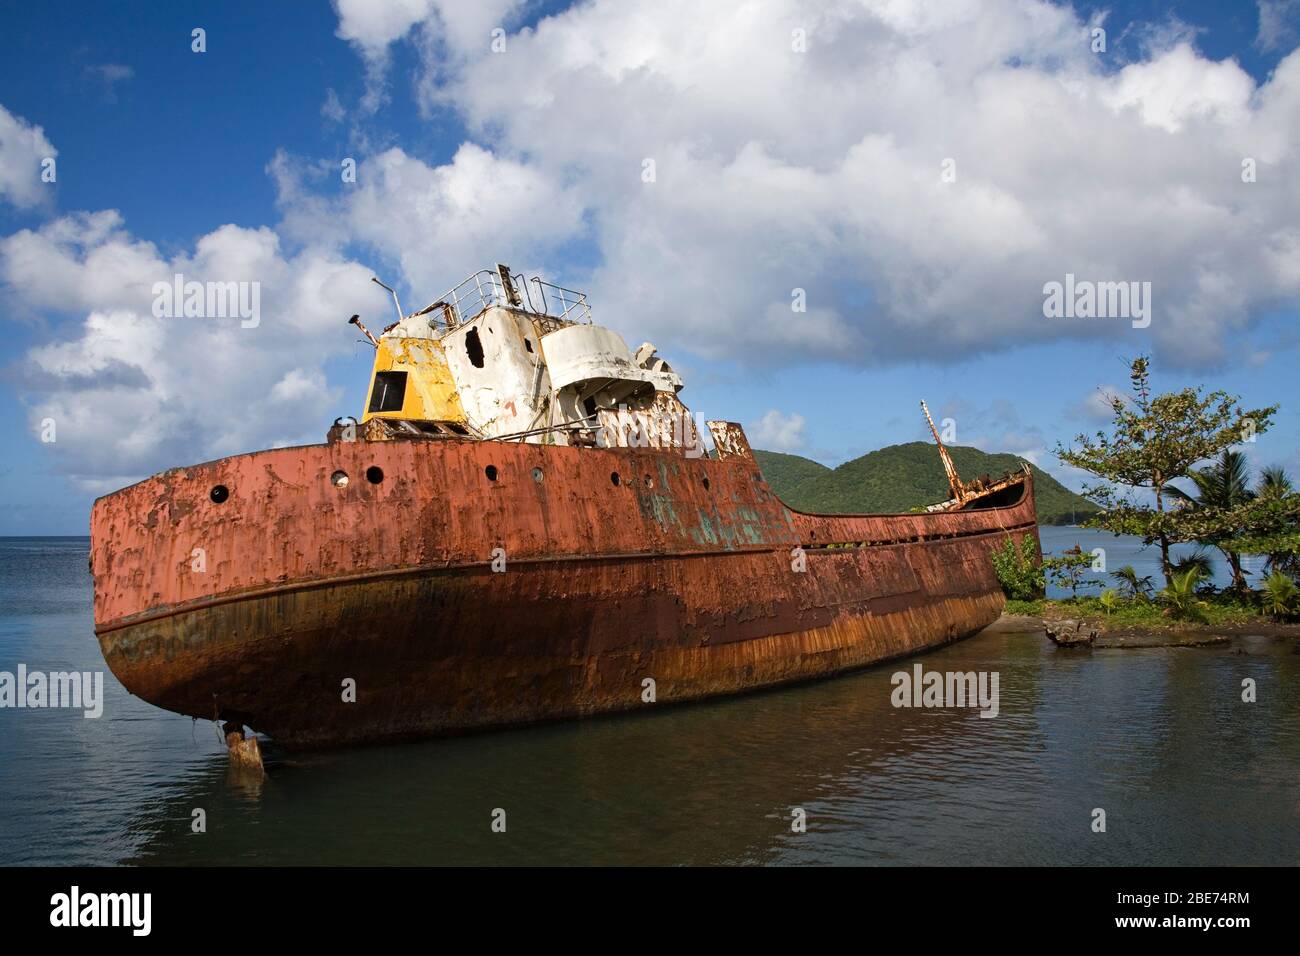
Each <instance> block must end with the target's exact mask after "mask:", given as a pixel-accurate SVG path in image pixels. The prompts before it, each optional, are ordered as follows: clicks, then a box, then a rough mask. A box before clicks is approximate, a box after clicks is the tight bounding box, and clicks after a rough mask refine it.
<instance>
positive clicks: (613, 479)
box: [609, 471, 622, 488]
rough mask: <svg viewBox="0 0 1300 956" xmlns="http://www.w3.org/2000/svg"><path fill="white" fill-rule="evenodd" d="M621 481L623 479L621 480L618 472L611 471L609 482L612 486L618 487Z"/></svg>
mask: <svg viewBox="0 0 1300 956" xmlns="http://www.w3.org/2000/svg"><path fill="white" fill-rule="evenodd" d="M621 480H622V479H620V478H619V477H618V472H616V471H611V472H610V473H609V481H610V484H612V485H613V486H614V487H615V488H617V487H618V483H619V482H620V481H621Z"/></svg>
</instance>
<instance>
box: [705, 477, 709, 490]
mask: <svg viewBox="0 0 1300 956" xmlns="http://www.w3.org/2000/svg"><path fill="white" fill-rule="evenodd" d="M704 490H705V491H708V490H709V479H708V476H707V475H706V476H705V478H704Z"/></svg>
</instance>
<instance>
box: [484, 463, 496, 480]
mask: <svg viewBox="0 0 1300 956" xmlns="http://www.w3.org/2000/svg"><path fill="white" fill-rule="evenodd" d="M483 474H485V475H487V480H488V481H496V480H497V466H496V465H488V466H487V467H486V468H484V469H483Z"/></svg>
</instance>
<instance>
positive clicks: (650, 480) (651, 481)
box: [645, 475, 655, 488]
mask: <svg viewBox="0 0 1300 956" xmlns="http://www.w3.org/2000/svg"><path fill="white" fill-rule="evenodd" d="M645 486H646V487H647V488H653V487H654V486H655V480H654V479H653V478H651V477H650V476H649V475H646V476H645Z"/></svg>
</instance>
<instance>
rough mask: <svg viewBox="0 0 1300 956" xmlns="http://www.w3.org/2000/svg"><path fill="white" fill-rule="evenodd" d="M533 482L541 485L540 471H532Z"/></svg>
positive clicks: (535, 469) (536, 469) (538, 469)
mask: <svg viewBox="0 0 1300 956" xmlns="http://www.w3.org/2000/svg"><path fill="white" fill-rule="evenodd" d="M533 481H535V482H537V483H538V484H539V485H540V484H541V483H542V469H540V468H534V469H533Z"/></svg>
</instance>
